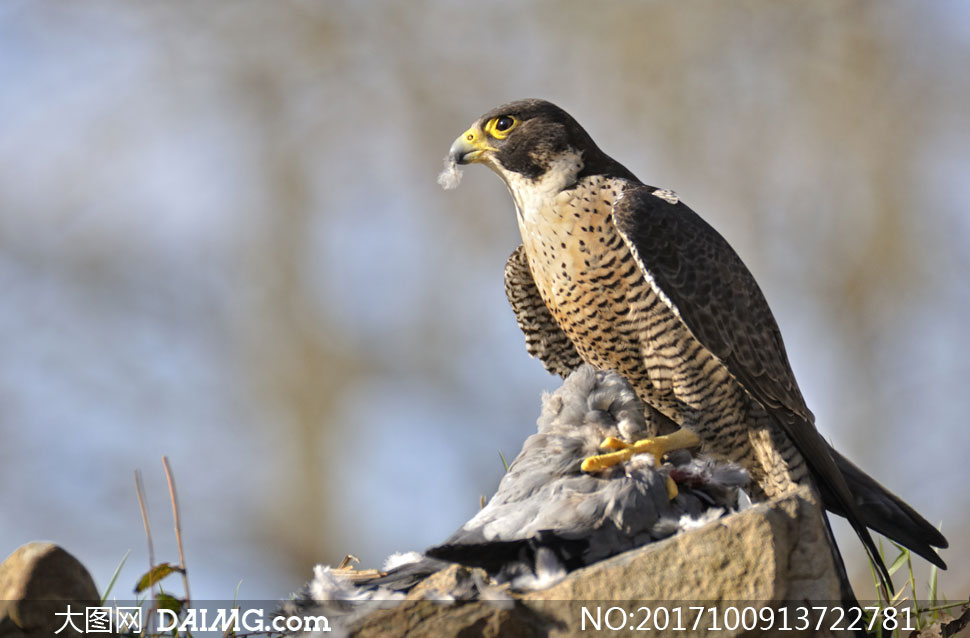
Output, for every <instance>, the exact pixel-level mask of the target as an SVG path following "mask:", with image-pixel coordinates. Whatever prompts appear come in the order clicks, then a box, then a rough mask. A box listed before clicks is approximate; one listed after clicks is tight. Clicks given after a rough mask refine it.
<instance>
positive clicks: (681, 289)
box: [613, 185, 889, 582]
mask: <svg viewBox="0 0 970 638" xmlns="http://www.w3.org/2000/svg"><path fill="white" fill-rule="evenodd" d="M654 191H655V189H654V188H653V187H651V186H643V185H636V186H633V185H631V186H630V187H628V188H626V189H625V190H624V191H623V195H622V197H621V198H620V200H619V201H618V202H616V204H615V205H614V207H613V222H614V224H615V225H616V228H617V229H618V230H619V232H620V234H621V235H622V236H623V239H624V241H625V242H626V244H627V246H628V247H629V248H630V250H631V252H632V253H633V256H634V258H635V260H636V261H637V263H638V264H639V266H640V268H641V270H642V271H643V272H644V274H645V275H646V276H647V277H648V278H649V279H651V280H652V286H653V287H654V289H655V290H656V291H658V292H659V293H661V295H660V296H661V298H664V297H666V300H669V304H670V306H671V307H672V308H673V309H674V310H675V312H677V313H679V315H680V318H681V320H682V321H683V322H684V324H685V325H686V326H687V328H688V329H689V330H690V331H691V333H692V334H693V335H694V336H695V337H696V338H697V339H698V341H700V343H701V344H702V345H703V346H704V347H705V348H707V349H708V350H709V351H710V352H711V353H712V354H714V355H715V356H716V357H717V358H718V359H719V360H720V361H721V362H722V363H723V364H724V365H725V366H726V368H727V370H728V371H729V372H730V373H731V375H732V376H733V377H734V378H735V379H736V380H737V381H738V382H739V383H740V384H741V386H742V387H743V388H744V389H745V390H746V391H747V392H748V393H749V394H750V395H751V396H752V397H753V398H754V399H755V400H757V401H758V402H759V403H761V404H762V405H763V406H764V408H765V409H766V410H767V411H768V413H769V414H770V415H771V416H772V417H773V418H774V420H775V421H776V422H777V423H778V425H780V426H781V428H782V429H783V430H784V431H785V432H786V433H787V434H788V436H789V437H791V439H792V441H793V442H794V443H795V445H796V447H797V448H798V449H799V451H800V452H801V453H802V456H803V457H804V458H805V461H806V462H807V463H808V464H809V466H810V467H811V468H812V470H813V475H814V476H815V479H816V480H817V481H819V482H820V483H821V484H822V485H821V488H822V490H823V491H824V492H825V493H826V494H828V495H830V496H831V497H832V498H834V500H835V504H836V506H837V508H838V509H839V510H841V511H842V512H844V515H845V517H846V518H847V519H848V520H849V523H850V524H851V525H852V527H853V529H855V531H856V533H857V534H858V535H859V538H860V539H861V540H862V542H863V544H864V545H865V546H866V551H867V553H868V554H869V555H870V558H872V560H873V563H874V564H876V565H878V566H880V571H881V572H882V573H883V576H884V577H885V580H886V581H887V582H888V581H889V574H888V571H887V570H886V568H885V565H884V564H883V563H882V560H881V559H880V558H879V554H878V552H877V551H876V547H875V544H874V543H873V540H872V536H870V534H869V530H868V529H867V527H866V525H865V524H864V523H863V520H862V516H861V515H860V513H859V512H858V510H857V509H856V505H855V501H854V499H853V497H852V494H851V492H850V491H849V488H848V486H847V484H846V481H845V479H844V478H843V476H842V473H841V472H840V471H839V469H838V467H837V466H836V464H835V461H834V460H833V458H832V455H831V454H830V453H829V446H828V444H827V443H826V442H825V440H824V439H823V438H822V436H821V435H820V434H819V433H818V430H816V429H815V425H814V421H815V417H814V416H813V415H812V413H811V411H809V409H808V407H807V406H806V405H805V400H804V399H803V398H802V394H801V391H799V389H798V385H797V384H796V383H795V376H794V374H793V373H792V371H791V366H790V364H789V363H788V355H787V353H786V352H785V345H784V343H783V342H782V339H781V332H780V331H779V330H778V325H777V323H776V322H775V318H774V316H773V315H772V314H771V310H770V309H769V308H768V302H767V301H766V300H765V297H764V294H763V293H762V292H761V289H760V288H759V287H758V284H757V282H755V280H754V277H753V276H752V275H751V273H750V272H749V271H748V268H747V267H746V266H745V265H744V262H742V261H741V258H740V257H738V255H737V253H735V252H734V249H733V248H731V246H730V245H729V244H728V243H727V241H726V240H725V239H724V238H723V237H721V235H720V234H719V233H718V232H717V231H716V230H714V228H712V227H711V226H710V225H709V224H708V223H707V222H705V221H704V220H703V219H701V218H700V216H698V215H697V213H695V212H694V211H692V210H691V209H690V208H688V207H687V206H685V205H684V204H683V203H681V202H676V203H670V202H669V201H667V200H666V199H662V198H661V197H658V196H656V195H653V192H654Z"/></svg>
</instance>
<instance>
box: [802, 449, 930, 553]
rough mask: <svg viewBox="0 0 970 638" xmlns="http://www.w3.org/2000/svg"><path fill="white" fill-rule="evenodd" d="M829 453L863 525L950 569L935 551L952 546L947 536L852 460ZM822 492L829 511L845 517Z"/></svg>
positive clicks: (834, 503) (835, 452) (834, 452)
mask: <svg viewBox="0 0 970 638" xmlns="http://www.w3.org/2000/svg"><path fill="white" fill-rule="evenodd" d="M829 450H830V451H831V453H832V458H833V459H835V464H836V465H837V466H838V467H839V470H840V471H841V472H842V476H843V477H845V482H846V483H847V484H848V485H849V489H850V490H851V492H852V493H853V494H854V495H855V501H856V507H857V509H858V512H859V514H861V515H862V519H863V523H865V524H866V526H868V527H869V528H870V529H873V530H875V531H877V532H879V533H880V534H882V535H883V536H886V537H888V538H890V539H892V540H894V541H896V542H897V543H899V544H900V545H902V546H904V547H907V548H909V549H910V550H912V551H913V552H916V553H917V554H919V555H920V556H922V557H923V558H925V559H926V560H928V561H930V562H931V563H933V564H934V565H936V566H938V567H940V568H941V569H946V563H944V562H943V559H942V558H940V556H939V554H937V553H936V550H935V549H934V547H938V548H941V549H943V548H946V547H947V545H948V543H947V541H946V538H945V537H944V536H943V534H941V533H940V531H939V530H938V529H936V528H935V527H934V526H933V525H931V524H930V523H929V521H927V520H926V519H925V518H923V517H922V516H920V515H919V513H918V512H917V511H916V510H914V509H913V508H912V507H910V506H909V505H907V504H906V503H905V502H904V501H903V499H901V498H899V497H898V496H896V495H895V494H893V493H892V492H890V491H889V490H887V489H886V488H885V487H883V486H882V485H880V484H879V483H878V482H876V480H875V479H874V478H872V477H871V476H869V475H868V474H866V473H865V472H863V471H862V470H860V469H859V468H858V467H857V466H856V465H855V464H854V463H852V461H850V460H849V459H847V458H845V457H844V456H842V455H841V454H839V453H838V452H837V451H835V450H834V449H832V448H831V446H830V447H829ZM820 487H821V486H820ZM821 491H822V502H823V503H824V505H825V508H826V509H827V510H829V511H830V512H832V513H833V514H838V515H839V516H845V512H843V511H841V510H842V508H841V507H839V505H838V501H837V499H835V498H833V497H832V496H831V495H829V494H827V493H826V492H827V490H826V489H825V488H824V487H821Z"/></svg>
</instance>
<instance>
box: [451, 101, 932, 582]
mask: <svg viewBox="0 0 970 638" xmlns="http://www.w3.org/2000/svg"><path fill="white" fill-rule="evenodd" d="M446 161H447V162H450V164H451V167H452V169H453V170H452V176H453V177H457V174H456V173H455V171H454V168H455V167H456V166H457V165H458V164H468V163H479V164H484V165H486V166H488V167H489V168H490V169H492V170H493V171H495V172H496V173H497V174H498V175H499V176H500V177H501V178H502V179H503V181H504V182H505V184H506V186H507V187H508V189H509V192H510V193H511V195H512V199H513V201H514V203H515V210H516V218H517V221H518V226H519V230H520V232H521V235H522V245H521V246H519V247H518V248H517V249H516V250H515V252H513V253H512V256H511V257H510V258H509V260H508V263H507V265H506V272H505V280H506V291H507V294H508V298H509V301H510V303H511V304H512V308H513V310H514V311H515V314H516V318H517V320H518V323H519V326H520V327H521V328H522V330H523V332H524V333H525V338H526V346H527V349H528V351H529V353H530V354H531V355H533V356H536V357H538V358H539V359H540V360H541V361H542V363H543V364H544V365H545V366H546V368H547V369H548V370H550V371H551V372H554V373H557V374H560V375H563V376H565V375H566V374H568V373H569V372H570V371H572V370H573V369H575V368H576V367H577V366H579V365H580V364H582V363H583V362H586V363H590V364H592V365H593V366H595V367H597V368H600V369H603V370H614V371H616V372H618V373H619V374H621V375H622V376H623V377H624V378H626V379H628V380H629V381H630V383H631V384H632V385H633V387H634V388H635V390H636V392H637V394H638V395H639V396H640V398H641V399H642V400H643V401H644V402H645V403H646V404H647V405H649V406H652V407H653V408H655V409H656V410H657V411H659V413H660V414H662V415H663V416H664V417H666V419H669V421H670V422H671V423H670V425H671V429H675V430H676V432H674V433H673V434H669V435H666V436H663V437H656V438H653V439H647V440H645V441H640V442H637V443H636V444H635V445H633V446H630V445H629V444H628V443H624V442H622V441H618V440H616V439H613V440H611V441H610V442H609V443H607V448H609V449H613V450H616V451H613V452H610V453H608V454H605V455H601V456H598V457H592V458H590V459H587V461H586V462H585V463H584V468H585V469H586V470H588V471H599V470H602V469H603V468H605V467H608V466H609V465H610V464H612V463H616V462H618V461H620V460H624V459H626V458H629V456H630V455H631V454H632V453H634V452H639V451H650V452H652V453H654V454H655V455H656V456H657V457H658V460H659V457H661V456H663V454H665V453H667V452H669V451H670V450H673V449H677V448H682V447H689V446H692V445H698V444H699V445H700V447H701V449H702V451H703V452H704V453H707V454H712V455H715V456H718V457H720V458H723V459H726V460H729V461H734V462H736V463H739V464H740V465H741V466H743V467H744V468H745V469H746V470H747V471H748V472H749V473H750V475H751V478H752V483H753V485H752V489H753V491H754V493H755V496H757V497H773V496H776V495H779V494H783V493H785V492H787V491H789V490H791V489H793V487H794V486H796V485H802V484H805V485H809V486H811V487H812V488H813V489H814V490H816V491H817V493H819V494H820V496H821V498H822V502H823V503H824V505H825V507H826V509H828V510H829V511H831V512H833V513H836V514H839V515H841V516H844V517H845V518H847V519H848V521H849V523H850V524H851V525H852V527H853V529H854V530H855V532H856V533H857V534H858V536H859V538H860V539H861V540H862V543H863V544H864V546H865V548H866V551H867V553H868V554H869V556H870V558H871V559H872V561H873V562H874V563H875V564H876V565H877V566H878V567H879V571H880V574H881V576H882V578H883V581H884V584H885V585H886V587H887V589H889V590H891V589H892V586H891V582H890V579H889V573H888V570H887V569H886V567H885V565H884V564H883V561H882V560H881V558H880V557H879V554H878V552H877V551H876V548H875V544H874V543H873V540H872V537H871V536H870V534H869V528H872V529H873V530H875V531H878V532H881V533H882V534H885V535H886V536H888V537H889V538H891V539H893V540H895V541H897V542H899V543H901V544H902V545H905V546H906V547H908V548H910V549H911V550H913V551H914V552H916V553H918V554H919V555H921V556H923V557H924V558H926V559H927V560H929V561H930V562H932V563H934V564H936V565H938V566H940V567H945V564H944V563H943V561H942V560H941V559H940V557H939V556H938V555H937V553H936V552H935V551H934V549H933V548H934V547H939V548H945V547H946V546H947V541H946V539H945V538H944V537H943V535H942V534H941V533H940V532H939V531H938V530H937V529H936V528H935V527H933V526H932V525H930V524H929V523H928V522H927V521H926V520H925V519H924V518H923V517H922V516H920V515H919V514H918V513H917V512H916V511H915V510H913V509H912V508H911V507H910V506H909V505H907V504H906V503H905V502H903V501H902V500H901V499H900V498H899V497H897V496H895V495H894V494H892V493H891V492H889V491H888V490H886V489H885V488H884V487H882V486H881V485H880V484H879V483H877V482H876V481H875V480H874V479H872V478H871V477H869V476H868V475H867V474H865V473H864V472H863V471H862V470H860V469H859V468H858V467H856V466H855V465H853V464H852V463H851V462H850V461H848V460H847V459H846V458H845V457H843V456H842V455H841V454H839V453H838V452H837V451H835V450H834V449H832V448H831V447H830V446H829V445H828V444H827V443H826V441H825V440H824V439H823V438H822V436H821V435H820V434H819V432H818V431H817V430H816V428H815V417H814V416H813V414H812V413H811V411H810V410H809V409H808V407H807V406H806V405H805V401H804V399H803V398H802V394H801V392H800V391H799V389H798V384H797V383H796V382H795V377H794V374H793V373H792V370H791V366H790V365H789V362H788V356H787V354H786V352H785V346H784V343H783V342H782V338H781V333H780V331H779V329H778V326H777V324H776V322H775V319H774V317H773V316H772V313H771V310H770V309H769V308H768V303H767V301H766V300H765V298H764V295H763V294H762V292H761V289H760V288H759V287H758V284H757V283H756V282H755V280H754V277H753V276H752V275H751V273H750V272H749V271H748V269H747V267H746V266H745V265H744V263H743V262H742V261H741V259H740V257H738V255H737V253H735V251H734V250H733V249H732V248H731V246H730V245H729V244H728V243H727V241H726V240H725V239H724V238H723V237H722V236H721V235H720V234H718V232H717V231H716V230H714V228H712V227H711V226H710V225H708V224H707V222H705V221H704V220H703V219H701V218H700V217H699V216H698V215H697V214H696V213H694V211H692V210H691V209H690V208H688V207H687V206H686V205H685V204H684V203H683V202H682V201H681V200H680V197H679V196H678V195H677V194H676V193H675V192H673V191H672V190H669V189H665V188H657V187H654V186H648V185H646V184H644V183H643V182H641V181H640V180H639V179H637V178H636V177H635V176H634V175H633V173H631V172H630V171H629V170H627V169H626V168H625V167H624V166H622V165H621V164H620V163H619V162H617V161H616V160H614V159H612V158H611V157H609V156H608V155H606V154H605V153H604V152H603V151H601V150H600V149H599V147H597V145H596V144H595V143H594V142H593V140H592V138H591V137H590V136H589V134H588V133H587V132H586V131H585V130H584V129H583V128H582V127H581V126H580V125H579V124H578V123H577V122H576V121H575V120H574V119H573V118H572V117H571V116H570V115H568V114H567V113H566V112H565V111H563V110H562V109H560V108H559V107H557V106H555V105H553V104H550V103H549V102H546V101H543V100H534V99H530V100H521V101H518V102H512V103H510V104H506V105H503V106H500V107H498V108H496V109H493V110H492V111H489V112H488V113H486V114H485V115H483V116H482V117H481V118H479V119H478V120H477V121H476V122H475V123H474V124H472V126H471V127H470V128H469V129H468V130H467V131H465V132H464V133H462V134H461V136H459V137H458V139H456V140H455V142H454V144H452V146H451V149H450V151H449V154H448V157H447V158H446ZM443 177H446V176H444V175H443ZM452 181H454V180H452ZM443 185H446V184H444V183H443ZM678 428H679V429H678ZM623 448H626V449H623Z"/></svg>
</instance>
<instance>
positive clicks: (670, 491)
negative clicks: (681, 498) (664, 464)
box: [667, 474, 680, 501]
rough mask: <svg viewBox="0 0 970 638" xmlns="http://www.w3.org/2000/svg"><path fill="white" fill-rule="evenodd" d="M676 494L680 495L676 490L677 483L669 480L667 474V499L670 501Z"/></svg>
mask: <svg viewBox="0 0 970 638" xmlns="http://www.w3.org/2000/svg"><path fill="white" fill-rule="evenodd" d="M678 494H680V490H678V489H677V483H676V482H674V479H672V478H670V475H669V474H668V475H667V498H668V499H670V500H671V501H672V500H674V499H675V498H677V495H678Z"/></svg>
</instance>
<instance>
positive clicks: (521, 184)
mask: <svg viewBox="0 0 970 638" xmlns="http://www.w3.org/2000/svg"><path fill="white" fill-rule="evenodd" d="M581 170H583V158H582V153H581V152H579V151H569V152H568V153H564V154H562V155H561V156H559V157H558V158H556V159H555V160H553V161H552V162H551V163H550V165H549V169H548V170H547V171H546V172H545V173H544V174H543V175H542V176H541V177H539V178H538V179H529V178H528V177H525V176H524V175H521V174H519V173H514V172H511V171H505V170H500V171H499V174H500V175H501V176H502V178H503V179H504V180H505V185H506V186H508V188H509V192H510V193H511V194H512V200H513V201H514V202H515V210H516V212H517V213H518V216H519V222H520V223H521V222H524V221H529V220H532V219H534V218H535V216H536V215H537V214H538V213H539V212H540V211H541V210H542V209H543V208H544V207H546V206H549V205H550V204H551V203H552V201H553V200H554V199H555V197H556V195H558V194H559V193H560V192H561V191H562V190H563V189H564V188H566V186H569V185H570V184H573V183H574V182H575V181H576V176H577V175H578V174H579V172H580V171H581Z"/></svg>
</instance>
